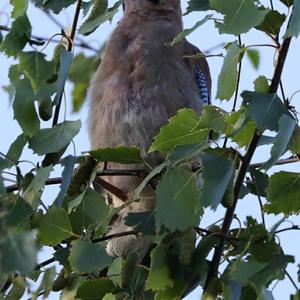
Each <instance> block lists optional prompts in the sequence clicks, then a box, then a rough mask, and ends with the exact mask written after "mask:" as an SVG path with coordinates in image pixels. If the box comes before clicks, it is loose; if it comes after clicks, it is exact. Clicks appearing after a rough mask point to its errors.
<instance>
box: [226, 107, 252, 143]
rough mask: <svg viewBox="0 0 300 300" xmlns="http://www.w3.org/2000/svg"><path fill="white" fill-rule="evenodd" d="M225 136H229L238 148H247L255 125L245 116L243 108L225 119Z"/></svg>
mask: <svg viewBox="0 0 300 300" xmlns="http://www.w3.org/2000/svg"><path fill="white" fill-rule="evenodd" d="M226 121H227V128H226V134H227V136H231V137H232V139H233V141H235V142H236V143H237V144H238V145H239V146H240V147H243V146H247V145H248V144H249V142H250V140H251V138H252V136H253V134H254V131H255V128H256V126H255V123H254V122H253V121H252V120H251V118H250V117H249V116H248V115H247V113H246V111H245V108H244V107H242V108H241V109H240V110H238V111H235V112H233V113H231V114H230V115H229V116H227V117H226Z"/></svg>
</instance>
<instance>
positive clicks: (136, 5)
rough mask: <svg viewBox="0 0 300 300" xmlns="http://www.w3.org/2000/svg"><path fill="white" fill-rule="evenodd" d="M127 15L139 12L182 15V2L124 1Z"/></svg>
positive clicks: (170, 0)
mask: <svg viewBox="0 0 300 300" xmlns="http://www.w3.org/2000/svg"><path fill="white" fill-rule="evenodd" d="M123 7H124V10H125V13H127V12H131V11H138V10H149V11H153V10H169V11H174V12H176V13H180V14H181V8H180V0H124V2H123Z"/></svg>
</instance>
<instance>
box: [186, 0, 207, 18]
mask: <svg viewBox="0 0 300 300" xmlns="http://www.w3.org/2000/svg"><path fill="white" fill-rule="evenodd" d="M210 9H212V8H211V7H210V5H209V0H189V1H188V7H187V10H186V13H185V15H186V14H188V13H190V12H192V11H206V10H210Z"/></svg>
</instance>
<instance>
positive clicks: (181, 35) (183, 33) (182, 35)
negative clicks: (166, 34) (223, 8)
mask: <svg viewBox="0 0 300 300" xmlns="http://www.w3.org/2000/svg"><path fill="white" fill-rule="evenodd" d="M211 17H212V15H207V16H205V17H204V18H203V19H202V20H200V21H198V22H197V23H196V24H195V25H194V26H193V27H192V28H190V29H184V30H183V31H181V32H179V33H178V34H177V35H176V36H175V37H174V38H173V40H172V41H171V42H168V43H167V45H168V46H169V47H172V46H174V45H175V44H177V43H179V42H181V41H182V40H183V39H184V38H185V37H186V36H188V35H189V34H191V33H192V32H193V31H195V30H196V29H198V28H199V27H200V26H201V25H203V24H204V23H206V22H207V21H208V20H209V19H210V18H211Z"/></svg>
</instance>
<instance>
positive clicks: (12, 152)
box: [0, 133, 27, 170]
mask: <svg viewBox="0 0 300 300" xmlns="http://www.w3.org/2000/svg"><path fill="white" fill-rule="evenodd" d="M26 143H27V138H26V136H25V135H24V134H23V133H22V134H20V135H19V136H18V137H17V138H16V140H15V141H14V142H13V143H12V144H11V145H10V147H9V150H8V152H7V154H6V157H7V158H5V159H3V158H0V170H3V169H6V168H11V167H12V166H14V165H15V164H16V163H17V162H18V160H19V158H20V156H21V154H22V151H23V148H24V146H25V145H26Z"/></svg>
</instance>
